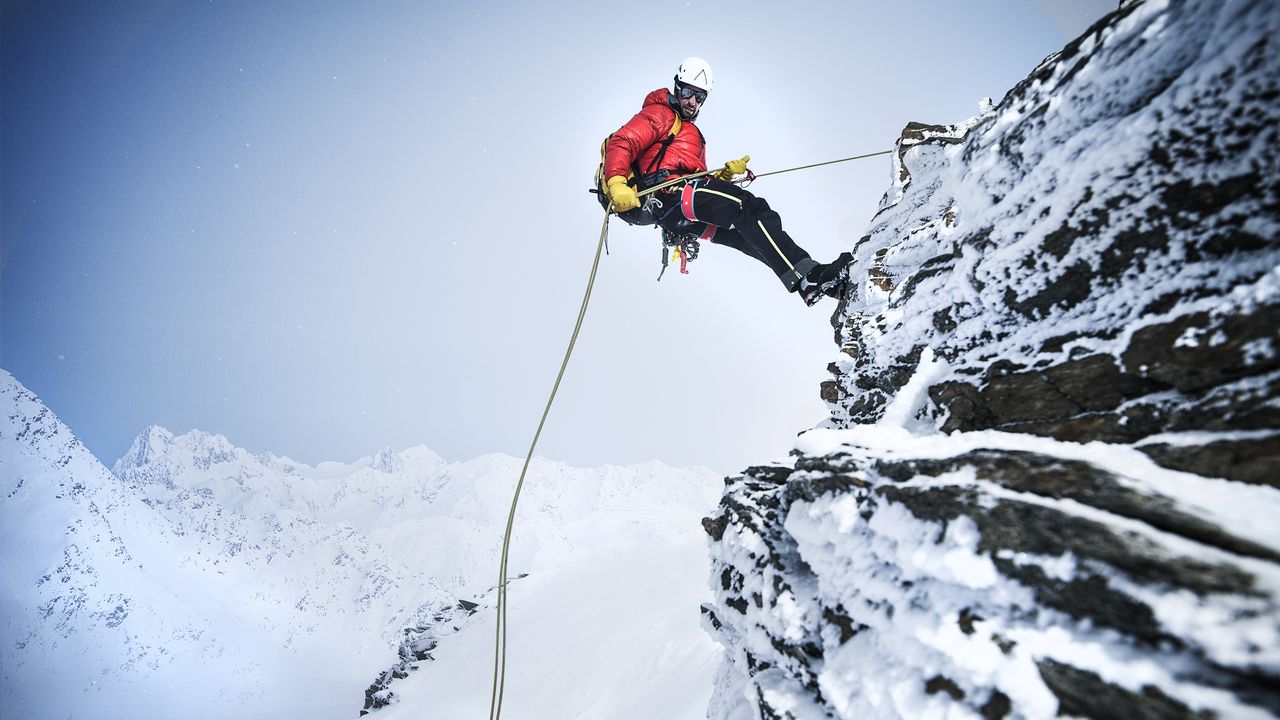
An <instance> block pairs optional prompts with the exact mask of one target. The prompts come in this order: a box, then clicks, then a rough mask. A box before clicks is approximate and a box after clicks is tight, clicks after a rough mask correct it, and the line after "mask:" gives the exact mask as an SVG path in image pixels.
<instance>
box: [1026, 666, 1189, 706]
mask: <svg viewBox="0 0 1280 720" xmlns="http://www.w3.org/2000/svg"><path fill="white" fill-rule="evenodd" d="M1036 664H1037V666H1038V667H1039V668H1040V676H1041V677H1042V678H1044V681H1045V684H1046V685H1048V686H1049V689H1050V690H1051V691H1053V694H1054V695H1056V696H1058V702H1059V703H1060V705H1059V706H1058V714H1059V715H1070V716H1076V717H1087V718H1097V719H1098V720H1183V719H1185V720H1196V719H1197V718H1200V719H1202V720H1203V718H1206V717H1210V716H1207V715H1200V714H1196V713H1192V712H1191V710H1190V709H1189V708H1188V707H1187V706H1186V705H1183V704H1182V703H1180V702H1178V701H1176V700H1173V699H1171V698H1169V697H1168V696H1167V695H1165V694H1164V693H1162V692H1160V690H1159V689H1157V688H1155V687H1153V686H1150V685H1148V686H1147V687H1145V688H1143V691H1142V692H1140V693H1135V692H1132V691H1130V690H1126V689H1124V688H1121V687H1117V686H1116V685H1112V684H1111V683H1108V682H1106V681H1104V680H1103V679H1102V678H1101V677H1099V676H1098V674H1097V673H1094V672H1091V671H1088V670H1081V669H1079V668H1075V667H1072V666H1071V665H1067V664H1066V663H1061V662H1058V661H1056V660H1052V659H1049V658H1045V659H1043V660H1041V661H1039V662H1038V663H1036Z"/></svg>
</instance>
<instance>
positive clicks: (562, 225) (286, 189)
mask: <svg viewBox="0 0 1280 720" xmlns="http://www.w3.org/2000/svg"><path fill="white" fill-rule="evenodd" d="M1112 5H1113V3H1109V2H1098V1H1097V0H1095V1H1094V2H1090V3H1084V4H1083V5H1082V4H1081V3H1071V2H1066V1H1065V0H1064V1H1061V2H1059V1H1057V0H1055V1H1053V2H1049V1H1047V0H1037V1H1036V2H1031V1H1030V0H988V1H984V2H976V3H956V2H943V1H941V0H926V1H924V2H921V3H916V4H914V5H912V6H911V8H910V10H909V11H906V10H898V9H894V6H892V5H890V4H885V3H877V4H872V3H866V2H821V3H818V2H795V3H788V4H786V5H785V8H783V7H782V6H779V5H778V4H777V3H774V2H763V1H754V0H753V1H747V2H734V3H718V2H699V1H696V0H694V1H690V2H683V1H680V2H670V1H667V0H655V1H653V2H646V3H644V4H643V5H642V6H637V5H634V4H630V5H617V4H610V3H602V2H580V1H575V2H562V3H551V4H546V5H543V4H533V3H506V2H494V1H492V0H480V1H478V2H475V3H470V4H463V3H451V4H450V3H443V4H441V3H417V2H399V3H396V2H387V3H361V2H337V3H305V4H304V3H290V2H281V3H230V4H224V3H212V2H211V3H186V2H176V3H169V2H132V3H109V4H96V5H95V4H75V6H74V7H71V6H65V5H58V4H49V3H36V2H28V3H20V2H9V3H5V4H4V6H3V13H4V16H3V30H2V32H3V38H2V44H0V46H2V52H3V102H2V103H0V113H2V118H0V120H2V128H3V133H2V134H0V142H2V149H0V158H2V159H3V163H2V165H0V169H2V176H3V177H2V179H3V186H2V193H0V195H2V202H3V207H2V213H0V223H2V224H0V232H2V237H0V240H2V244H0V304H2V307H0V310H2V315H0V333H2V334H0V365H2V366H3V367H4V368H6V369H8V370H10V371H11V372H13V373H14V375H15V376H16V377H17V378H18V379H19V380H20V381H21V382H23V383H24V384H25V385H27V386H28V387H30V388H31V389H32V390H33V391H35V392H36V393H38V394H39V395H40V396H41V397H42V398H43V399H44V401H45V402H46V403H47V404H48V405H49V406H50V407H51V408H52V409H53V410H54V411H55V412H57V413H58V414H59V416H60V417H62V418H63V420H64V421H65V422H66V423H67V424H68V425H69V426H70V427H71V428H72V429H73V430H74V431H75V432H76V433H77V434H78V435H79V436H80V437H81V438H82V439H83V440H85V442H86V443H87V444H88V446H89V447H90V449H91V450H93V451H94V452H95V453H96V454H97V455H98V456H99V458H101V459H102V460H103V461H104V462H106V463H107V464H108V465H110V464H111V463H112V462H113V461H114V460H115V459H116V458H117V457H119V456H120V455H122V454H123V453H124V452H125V450H126V449H127V448H128V445H129V443H130V441H131V440H132V438H133V436H134V435H135V434H136V433H138V432H139V431H141V430H142V428H143V427H145V426H146V425H149V424H152V423H155V424H159V425H163V426H165V427H168V428H169V429H171V430H174V431H176V432H183V431H186V430H188V429H191V428H200V429H203V430H208V431H211V432H218V433H222V434H224V435H226V436H228V437H229V438H230V439H231V440H232V441H233V442H235V443H236V444H238V445H241V446H244V447H247V448H249V449H252V450H255V451H264V450H266V451H271V452H275V453H277V454H284V455H288V456H290V457H292V458H294V459H296V460H300V461H303V462H309V463H316V462H319V461H322V460H331V459H332V460H352V459H355V458H357V457H360V456H362V455H366V454H370V453H372V452H374V451H376V450H377V449H379V448H382V447H384V446H389V447H392V448H395V449H401V448H404V447H408V446H412V445H418V444H426V445H428V446H430V447H432V448H433V449H435V450H436V451H437V452H439V453H440V454H442V455H443V456H445V457H446V458H449V459H451V460H463V459H467V458H471V457H474V456H476V455H480V454H484V453H489V452H506V453H510V454H514V455H523V454H524V452H525V451H526V449H527V448H528V444H529V441H530V439H531V436H532V433H533V430H534V428H535V426H536V424H537V420H538V416H539V413H540V412H541V410H542V406H543V404H544V403H545V401H546V395H547V393H548V392H549V390H550V388H551V384H552V381H553V380H554V377H555V372H556V369H557V368H558V367H559V363H560V359H561V357H562V353H563V350H564V345H565V343H566V342H567V341H568V336H569V332H570V330H571V329H572V325H573V320H574V317H575V315H576V312H577V308H578V303H579V301H580V298H581V294H582V291H583V289H584V287H585V283H586V279H587V273H588V270H589V268H590V263H591V254H592V252H593V249H594V246H595V242H596V239H597V234H598V231H599V226H600V220H601V213H600V209H599V206H598V205H597V204H596V202H595V200H594V198H593V197H592V196H591V195H588V194H587V192H586V189H587V187H588V186H589V183H590V177H591V173H592V172H593V170H594V168H595V164H596V161H597V159H598V149H599V144H600V141H601V139H603V137H604V136H605V135H607V134H608V133H609V132H611V131H613V130H614V129H616V128H617V127H618V126H619V125H621V124H622V123H623V122H625V121H626V120H627V119H629V118H630V117H631V115H632V114H633V113H634V112H635V111H636V110H638V109H639V106H640V101H641V99H642V98H643V97H644V95H645V94H646V93H647V92H648V91H650V90H653V89H654V88H657V87H661V86H663V85H665V84H667V83H668V82H669V80H670V77H671V75H672V74H673V72H674V68H675V65H676V64H677V63H678V62H679V60H680V59H681V58H683V57H685V56H687V55H701V56H703V57H705V58H707V59H708V60H709V61H710V63H711V65H712V67H713V69H714V70H715V73H716V90H715V92H714V93H713V94H712V95H711V97H710V99H709V100H708V102H707V105H706V107H705V109H704V111H703V114H702V118H701V119H700V120H699V127H700V128H701V129H702V130H703V132H704V133H705V134H706V136H707V139H708V151H709V157H710V159H711V161H712V162H713V163H721V162H723V161H725V160H727V159H730V158H736V157H739V156H740V155H742V154H743V153H750V154H751V156H752V166H753V167H754V168H755V169H756V170H757V171H758V172H765V171H770V170H777V169H781V168H785V167H790V166H794V165H800V164H806V163H811V162H817V161H822V160H828V159H834V158H838V157H845V156H848V155H853V154H857V153H863V152H871V151H876V150H882V149H888V148H890V147H891V146H892V143H893V142H894V140H895V139H896V138H897V136H898V133H899V131H900V130H901V128H902V126H903V125H905V124H906V123H907V122H908V121H911V120H916V121H922V122H931V123H948V122H956V121H960V120H963V119H965V118H967V117H969V116H971V115H973V114H975V113H976V112H977V107H978V102H979V101H980V100H981V99H982V98H983V97H984V96H990V97H993V98H995V99H997V100H998V99H999V98H1000V96H1001V95H1003V93H1004V92H1005V91H1006V90H1008V89H1009V88H1010V87H1012V86H1013V85H1014V84H1015V83H1016V82H1017V81H1018V80H1020V79H1022V78H1023V77H1025V76H1026V74H1027V73H1028V72H1029V71H1030V70H1031V69H1032V68H1033V67H1034V66H1035V65H1036V64H1037V63H1038V62H1039V61H1040V60H1041V59H1042V58H1043V57H1044V56H1046V55H1048V54H1050V53H1053V52H1056V51H1057V50H1058V49H1059V48H1061V46H1062V45H1063V44H1064V43H1065V42H1066V41H1067V40H1069V39H1070V38H1071V37H1073V36H1074V35H1075V34H1076V33H1077V32H1079V31H1081V30H1083V28H1084V26H1086V25H1087V24H1089V22H1091V21H1092V20H1094V19H1096V18H1097V17H1100V16H1101V14H1103V13H1104V12H1105V11H1106V10H1107V9H1109V8H1110V7H1111V6H1112ZM126 6H127V7H126ZM641 7H642V8H643V11H642V12H641V10H640V9H641ZM1082 7H1083V8H1086V9H1084V10H1081V9H1080V8H1082ZM1045 8H1047V9H1048V12H1047V11H1046V9H1045ZM1063 8H1075V9H1076V10H1075V14H1069V13H1067V12H1065V11H1063ZM620 15H621V16H625V19H623V17H621V16H620ZM888 169H889V161H888V159H887V158H883V157H882V158H876V159H873V160H866V161H860V162H859V163H858V164H845V165H839V166H834V167H830V168H823V169H816V170H810V171H806V172H804V173H795V174H789V175H783V176H779V177H776V178H766V179H763V180H760V181H758V182H757V183H756V184H755V185H754V186H753V187H752V190H753V191H754V192H757V193H758V194H760V195H762V196H764V197H766V198H768V200H769V202H770V204H771V205H772V206H773V207H774V208H775V209H777V210H778V211H779V212H780V213H781V214H782V218H783V222H784V225H785V226H786V227H787V229H788V231H789V232H790V234H791V235H792V236H793V237H794V238H796V240H797V241H798V242H799V243H800V244H801V245H802V246H804V247H805V248H806V249H808V250H809V252H810V253H811V254H813V256H814V257H815V258H816V259H818V260H820V261H825V260H828V259H830V258H832V257H834V256H835V255H836V254H837V253H838V252H840V251H841V250H844V249H848V248H849V247H851V246H852V245H853V243H854V242H855V241H856V239H857V238H858V237H859V236H860V234H861V230H862V228H863V227H864V226H865V225H866V223H867V221H868V220H869V219H870V217H871V215H872V213H873V212H874V210H875V207H876V204H877V202H878V201H879V199H880V196H881V194H882V193H883V192H884V190H885V188H886V187H887V186H888ZM658 242H659V241H658V234H657V232H656V231H655V230H652V229H640V228H630V227H626V226H624V225H623V224H621V223H618V222H615V223H614V225H613V230H612V235H611V244H610V247H611V250H612V255H611V256H609V257H607V258H605V259H604V261H603V262H602V267H601V271H600V276H599V279H598V281H597V286H596V291H595V295H594V297H593V301H592V306H591V308H590V310H589V312H588V315H587V320H586V324H585V326H584V329H583V334H582V337H581V339H580V340H579V342H578V348H577V350H576V352H575V356H574V358H573V361H572V363H571V365H570V367H569V373H568V376H567V378H566V380H565V384H564V385H563V387H562V388H561V391H560V396H559V399H558V400H557V404H556V407H555V408H554V409H553V411H552V414H551V418H550V421H549V424H548V426H547V429H546V430H545V431H544V433H543V437H542V441H541V444H540V445H539V449H538V450H539V454H543V455H546V456H549V457H553V458H557V459H560V460H564V461H567V462H570V463H573V464H579V465H594V464H598V463H603V462H614V463H631V462H639V461H644V460H648V459H652V458H659V459H662V460H664V461H666V462H669V463H672V464H677V465H696V464H702V465H707V466H709V467H712V468H715V469H717V470H720V471H724V472H733V471H736V470H738V469H740V468H741V467H743V466H745V465H747V464H750V463H756V462H763V461H767V460H768V459H770V458H772V457H774V456H777V455H780V454H784V453H786V452H787V450H788V449H789V448H790V438H791V437H792V436H793V435H794V434H795V432H798V431H799V430H801V429H804V428H807V427H811V426H812V425H814V424H816V423H817V422H818V421H820V420H821V419H822V418H823V417H824V416H825V408H824V406H823V405H822V403H821V402H820V401H819V400H818V397H817V394H818V383H819V382H821V381H822V380H823V379H825V376H826V373H825V366H826V364H827V362H828V361H830V360H831V359H834V356H835V354H836V348H835V346H834V345H833V344H832V342H831V337H832V335H831V328H830V326H829V323H828V318H829V316H830V313H831V312H832V310H833V309H834V304H833V303H831V302H830V301H826V303H824V304H822V305H819V306H818V307H817V308H812V309H810V308H805V307H804V306H803V303H801V302H800V300H799V299H798V298H796V297H795V296H789V295H786V294H785V293H784V292H783V291H782V290H781V286H780V284H779V283H778V282H777V280H776V279H774V278H773V277H772V275H771V274H770V273H769V272H768V270H767V269H765V268H764V267H763V266H762V265H759V264H758V263H756V262H755V261H752V260H749V259H747V258H746V257H744V256H741V255H737V254H735V253H734V251H732V250H728V249H726V248H721V247H714V246H713V247H707V248H705V249H704V251H703V254H702V257H700V258H699V259H698V260H697V261H696V262H695V263H694V264H693V265H692V266H691V274H689V275H687V276H681V275H679V274H678V273H673V272H668V273H667V275H666V276H665V277H664V279H663V280H662V282H661V283H655V282H654V278H655V277H656V276H657V273H658V269H659V254H658V253H659V250H658Z"/></svg>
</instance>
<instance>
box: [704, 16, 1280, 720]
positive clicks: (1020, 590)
mask: <svg viewBox="0 0 1280 720" xmlns="http://www.w3.org/2000/svg"><path fill="white" fill-rule="evenodd" d="M1277 37H1280V5H1277V4H1276V3H1267V2H1251V1H1249V0H1240V1H1236V0H1205V1H1203V2H1191V1H1189V0H1151V1H1148V2H1124V3H1122V5H1121V7H1120V8H1119V9H1118V10H1117V11H1116V12H1114V13H1112V14H1111V15H1110V16H1108V17H1107V18H1105V19H1103V20H1102V21H1100V22H1099V23H1098V24H1096V25H1095V26H1094V27H1093V28H1091V29H1090V30H1089V31H1088V32H1087V33H1085V34H1084V35H1082V36H1081V37H1080V38H1078V39H1077V40H1075V41H1073V42H1072V43H1070V44H1068V45H1067V47H1066V48H1064V50H1063V51H1062V52H1060V53H1058V54H1055V55H1053V56H1051V57H1049V58H1047V59H1046V60H1045V61H1044V62H1043V63H1042V64H1041V65H1040V66H1039V67H1037V68H1035V69H1034V70H1033V71H1032V72H1031V74H1030V75H1029V76H1028V78H1027V79H1026V80H1025V81H1023V82H1022V83H1020V84H1019V85H1018V86H1016V87H1015V88H1013V89H1012V90H1011V91H1010V92H1009V93H1008V94H1007V95H1006V96H1005V97H1004V98H1003V99H1002V100H1001V101H1000V102H999V103H996V104H994V106H990V107H984V108H983V110H982V113H981V114H980V115H978V116H977V117H975V118H971V119H969V120H966V121H964V122H961V123H957V124H955V125H923V124H912V125H911V126H909V127H908V128H907V130H906V131H905V132H904V133H903V137H902V139H901V140H900V142H899V144H898V152H897V153H896V157H895V170H896V172H895V173H894V184H893V186H892V187H891V188H890V189H889V191H888V192H887V193H886V195H885V198H884V200H883V201H882V203H881V208H880V211H879V213H878V214H877V215H876V217H875V218H874V219H873V220H872V222H871V225H870V227H869V229H868V234H867V236H866V237H865V238H863V239H862V241H861V242H860V243H859V244H858V246H857V248H856V251H857V259H856V261H855V264H854V265H853V266H852V269H851V274H850V279H851V282H850V284H849V286H848V288H847V289H846V292H845V294H844V296H843V297H842V298H841V303H840V306H839V308H838V309H837V311H836V313H835V315H834V316H833V318H832V322H833V325H834V327H835V329H836V342H837V344H838V345H839V347H840V350H841V354H840V356H839V359H837V360H836V361H835V362H833V363H832V364H831V366H830V369H831V371H832V374H833V379H832V380H831V381H829V382H827V383H824V386H823V388H822V392H823V396H824V398H825V399H826V400H827V401H828V403H829V406H830V408H831V411H832V419H831V421H830V422H829V423H828V424H827V427H824V428H822V429H817V430H813V431H810V432H808V433H806V434H805V435H804V436H802V438H801V440H800V441H799V443H798V444H797V446H796V453H797V455H796V457H795V459H794V460H793V461H791V462H789V463H784V464H775V465H769V466H762V467H756V468H749V469H748V470H747V471H746V472H745V473H743V475H741V476H740V477H736V478H731V479H730V483H729V486H728V487H727V489H726V493H725V496H724V498H723V499H722V501H721V505H720V508H719V509H718V511H717V512H716V513H714V514H712V515H711V516H709V517H708V518H706V519H705V521H704V524H705V528H706V531H707V533H708V535H709V537H710V538H711V548H712V559H713V571H712V581H713V584H714V585H715V587H716V600H715V602H713V603H710V604H708V605H707V606H705V607H704V615H705V622H706V626H707V627H708V629H709V631H710V632H712V633H713V634H714V635H715V636H716V637H717V638H718V639H719V640H720V642H721V644H722V645H723V646H724V647H725V648H726V650H727V652H728V661H727V662H726V664H725V665H724V667H722V669H721V672H720V676H719V681H718V688H717V692H716V695H715V697H714V699H713V702H712V706H711V710H712V712H711V715H710V716H711V717H713V718H717V719H723V720H730V719H732V720H739V719H745V718H794V719H797V720H798V719H808V718H859V719H867V718H930V717H937V718H942V717H949V718H950V717H983V718H1015V717H1027V718H1050V717H1057V716H1059V715H1067V716H1074V717H1098V718H1139V717H1142V718H1147V717H1149V718H1156V717H1159V718H1183V717H1185V718H1201V717H1221V718H1228V717H1229V718H1237V717H1241V718H1248V717H1259V718H1262V717H1275V716H1280V694H1278V693H1277V691H1276V688H1277V687H1280V532H1278V531H1277V530H1276V522H1275V519H1276V518H1277V517H1280V239H1278V237H1277V235H1278V233H1277V231H1278V230H1280V172H1278V171H1277V168H1280V43H1277V41H1276V38H1277Z"/></svg>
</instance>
